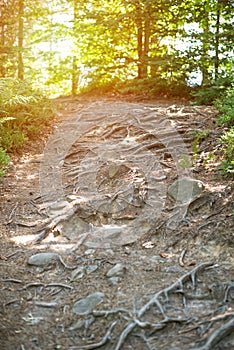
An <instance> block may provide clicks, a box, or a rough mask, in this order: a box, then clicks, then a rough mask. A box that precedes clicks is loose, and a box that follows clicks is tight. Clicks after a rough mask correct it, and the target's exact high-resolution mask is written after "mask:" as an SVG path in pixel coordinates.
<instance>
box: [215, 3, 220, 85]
mask: <svg viewBox="0 0 234 350" xmlns="http://www.w3.org/2000/svg"><path fill="white" fill-rule="evenodd" d="M220 12H221V9H220V0H217V11H216V26H215V27H216V31H215V80H217V79H218V75H219V35H220Z"/></svg>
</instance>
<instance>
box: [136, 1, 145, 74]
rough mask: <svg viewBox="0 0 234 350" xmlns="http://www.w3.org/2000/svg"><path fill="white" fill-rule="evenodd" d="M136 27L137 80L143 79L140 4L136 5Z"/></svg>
mask: <svg viewBox="0 0 234 350" xmlns="http://www.w3.org/2000/svg"><path fill="white" fill-rule="evenodd" d="M136 25H137V53H138V66H137V69H138V76H137V77H138V79H141V78H142V77H143V74H142V73H143V72H142V70H143V67H142V64H143V25H142V11H141V5H140V2H139V1H137V3H136Z"/></svg>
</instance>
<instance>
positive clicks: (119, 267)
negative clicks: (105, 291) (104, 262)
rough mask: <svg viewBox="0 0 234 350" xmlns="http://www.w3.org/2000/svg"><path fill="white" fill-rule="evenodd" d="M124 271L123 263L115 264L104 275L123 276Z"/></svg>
mask: <svg viewBox="0 0 234 350" xmlns="http://www.w3.org/2000/svg"><path fill="white" fill-rule="evenodd" d="M125 272H126V266H124V265H123V264H116V265H115V266H114V267H112V269H110V270H109V271H108V272H107V274H106V276H107V277H117V276H123V275H124V273H125Z"/></svg>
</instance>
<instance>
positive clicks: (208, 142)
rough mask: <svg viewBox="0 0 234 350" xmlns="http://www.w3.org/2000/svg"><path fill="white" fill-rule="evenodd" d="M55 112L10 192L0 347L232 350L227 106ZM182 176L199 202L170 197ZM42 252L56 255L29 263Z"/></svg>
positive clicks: (110, 102)
mask: <svg viewBox="0 0 234 350" xmlns="http://www.w3.org/2000/svg"><path fill="white" fill-rule="evenodd" d="M55 105H56V108H57V111H58V115H57V117H56V118H55V120H54V122H53V126H52V127H50V128H48V129H46V130H45V132H44V134H43V135H41V137H40V139H38V140H35V142H33V143H30V144H27V145H25V147H24V150H23V153H22V154H21V155H12V164H11V166H10V168H9V171H8V173H7V175H6V177H5V178H4V180H3V182H2V183H1V187H0V210H1V226H0V237H1V251H0V271H1V274H0V298H1V304H0V316H1V319H0V349H2V350H15V349H19V350H20V349H21V350H26V349H27V350H32V349H37V350H39V349H41V350H47V349H64V350H69V349H79V350H82V349H97V348H100V349H105V350H107V349H109V350H118V349H121V350H127V349H132V350H133V349H134V350H141V349H150V350H154V349H155V350H156V349H164V350H169V349H170V350H171V349H173V350H176V349H177V350H187V349H203V350H205V349H206V350H208V349H211V348H212V349H213V350H215V349H216V350H217V349H226V350H230V349H234V281H233V276H234V273H233V272H234V271H233V267H234V265H233V263H234V246H233V232H234V231H233V214H232V212H233V182H232V181H231V180H230V179H227V178H225V177H224V176H222V175H221V173H220V170H219V167H218V165H219V163H220V145H219V144H218V142H217V139H218V138H219V136H220V135H221V133H222V129H221V128H219V127H217V126H216V123H215V122H216V120H217V117H218V116H217V111H216V110H215V109H214V108H212V107H210V106H192V105H190V104H189V103H188V102H186V101H169V100H156V101H154V100H150V101H149V100H143V99H142V98H141V99H140V98H134V97H132V98H131V99H130V98H128V99H126V98H125V99H124V98H119V99H117V98H116V97H105V98H102V99H97V98H96V99H95V98H93V99H91V98H85V97H77V98H60V99H57V100H56V101H55ZM192 150H193V152H192ZM194 151H195V153H196V154H195V155H194ZM184 177H189V178H192V179H197V180H200V181H202V182H203V184H204V189H203V192H202V194H201V195H200V196H198V197H196V198H193V199H192V200H191V201H190V203H180V202H179V201H176V200H173V199H172V198H170V196H169V195H168V188H169V187H170V185H171V184H172V183H174V182H175V181H176V180H177V179H179V178H184ZM39 252H55V253H57V254H58V255H57V256H55V258H54V259H51V260H50V261H49V262H48V263H47V264H45V265H43V266H32V265H29V264H28V260H29V258H30V257H31V256H33V255H35V254H37V253H39ZM58 256H59V258H57V257H58ZM116 264H120V265H117V272H116V273H114V275H113V276H112V277H111V278H110V277H108V275H107V273H108V271H110V270H111V269H112V268H113V267H114V266H116ZM118 267H119V268H118ZM177 281H178V283H176V282H177ZM96 292H99V295H101V294H100V293H103V297H102V298H101V300H99V302H98V301H97V302H96V304H95V305H94V306H93V307H91V309H90V310H89V311H87V310H86V311H84V312H83V313H82V312H81V313H80V314H78V313H77V312H75V311H74V304H75V303H76V302H77V301H79V300H82V299H85V298H86V297H87V296H88V295H90V294H93V293H96Z"/></svg>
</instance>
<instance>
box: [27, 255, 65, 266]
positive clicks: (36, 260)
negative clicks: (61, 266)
mask: <svg viewBox="0 0 234 350" xmlns="http://www.w3.org/2000/svg"><path fill="white" fill-rule="evenodd" d="M58 259H59V256H58V254H56V253H38V254H35V255H33V256H31V257H30V258H29V259H28V264H29V265H34V266H44V265H47V264H49V263H50V262H51V261H52V260H58Z"/></svg>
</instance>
